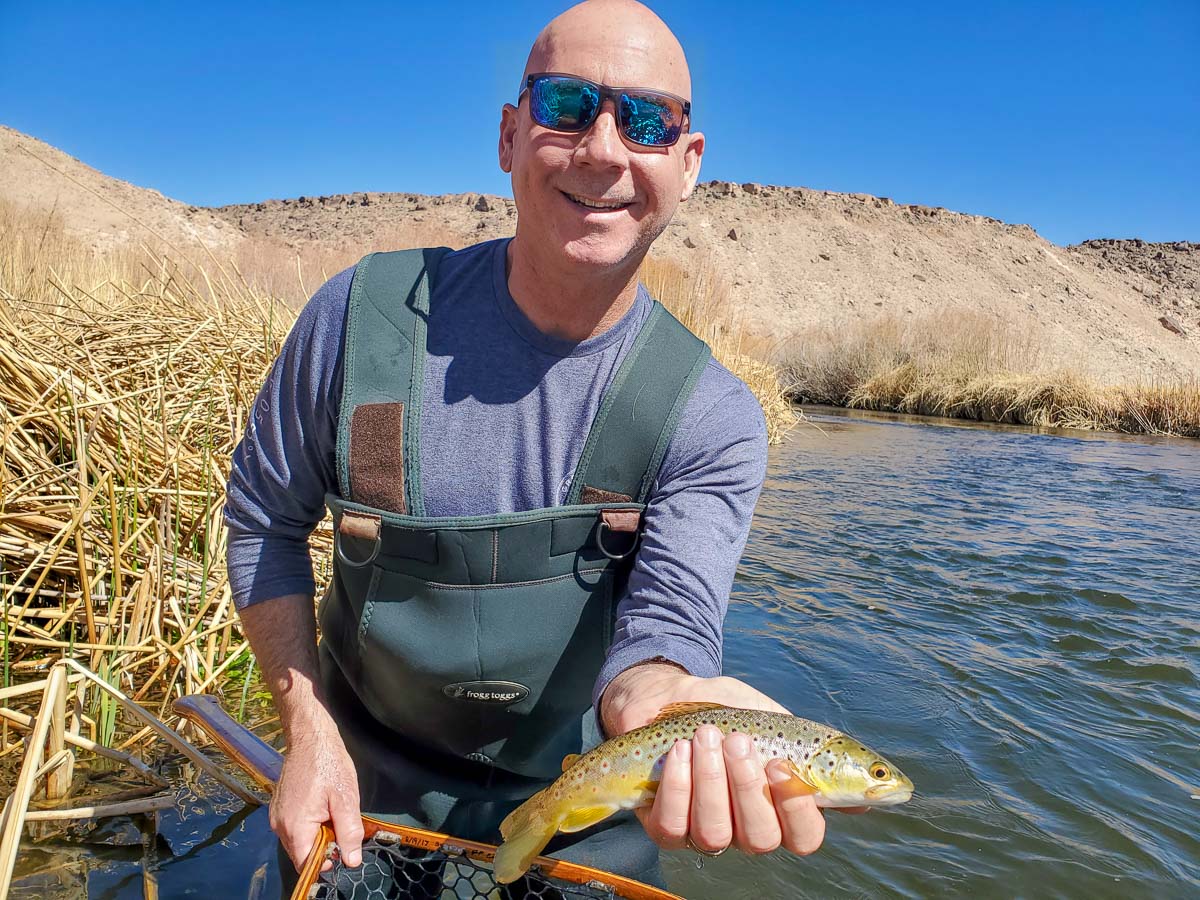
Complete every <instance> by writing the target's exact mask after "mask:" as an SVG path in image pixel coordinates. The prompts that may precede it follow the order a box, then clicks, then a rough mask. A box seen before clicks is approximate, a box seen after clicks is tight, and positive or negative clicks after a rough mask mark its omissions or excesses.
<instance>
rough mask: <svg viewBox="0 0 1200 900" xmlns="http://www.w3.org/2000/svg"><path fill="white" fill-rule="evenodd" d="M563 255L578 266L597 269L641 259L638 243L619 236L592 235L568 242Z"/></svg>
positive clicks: (564, 246)
mask: <svg viewBox="0 0 1200 900" xmlns="http://www.w3.org/2000/svg"><path fill="white" fill-rule="evenodd" d="M561 248H562V254H563V256H564V257H566V258H567V259H569V260H570V261H571V262H572V263H574V264H576V265H578V266H587V267H591V268H597V269H612V268H616V267H619V266H621V265H624V264H626V263H627V262H628V261H629V260H630V259H631V258H632V257H637V258H638V262H639V263H640V262H641V259H640V257H641V256H643V255H644V253H640V252H639V248H638V245H637V243H636V242H633V241H630V240H628V239H627V238H624V237H621V236H618V235H603V234H591V235H587V236H585V237H582V238H576V239H573V240H566V241H564V242H563V243H562V245H561Z"/></svg>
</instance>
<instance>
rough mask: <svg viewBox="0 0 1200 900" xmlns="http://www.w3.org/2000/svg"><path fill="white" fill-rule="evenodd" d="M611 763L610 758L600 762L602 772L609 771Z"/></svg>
mask: <svg viewBox="0 0 1200 900" xmlns="http://www.w3.org/2000/svg"><path fill="white" fill-rule="evenodd" d="M609 765H610V764H609V762H608V760H607V759H606V760H604V762H602V763H600V770H601V771H602V772H607V771H608V769H609Z"/></svg>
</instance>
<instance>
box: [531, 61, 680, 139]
mask: <svg viewBox="0 0 1200 900" xmlns="http://www.w3.org/2000/svg"><path fill="white" fill-rule="evenodd" d="M549 77H555V78H570V79H571V80H573V81H578V82H582V83H583V84H586V85H589V86H591V87H593V88H595V89H596V90H597V91H598V92H599V94H600V103H599V104H598V105H597V106H596V113H595V115H593V116H592V119H591V121H590V122H588V123H586V124H585V125H581V126H580V127H579V128H551V127H550V126H549V125H542V123H541V122H539V121H538V120H537V119H534V118H533V103H532V101H531V102H530V104H529V118H530V119H531V120H532V121H533V123H534V124H535V125H537V126H539V127H541V128H546V129H549V130H550V131H557V132H559V133H560V134H582V133H583V132H585V131H587V130H588V129H589V128H591V127H592V126H593V125H595V124H596V119H598V118H599V117H600V110H601V109H603V108H604V101H605V100H612V102H613V108H614V109H615V111H616V119H617V131H618V132H620V134H621V137H622V139H624V140H626V141H628V142H629V143H631V144H633V145H634V146H636V147H646V148H649V149H651V150H653V149H658V148H662V147H673V146H675V144H677V143H678V142H679V137H680V135H683V134H684V133H686V132H687V131H688V130H689V129H690V128H691V124H692V101H691V100H685V99H683V98H682V97H680V96H679V95H678V94H672V93H670V92H669V91H660V90H658V89H657V88H645V87H613V86H611V85H607V84H602V83H600V82H598V81H592V80H591V79H590V78H583V77H581V76H579V75H572V74H570V73H569V72H535V73H534V74H532V75H530V76H529V77H527V78H526V79H525V84H524V85H523V86H522V87H521V91H520V93H518V94H517V106H518V107H519V106H520V105H521V98H522V97H524V96H525V94H526V93H529V92H532V91H533V83H534V82H535V81H537V80H538V79H539V78H549ZM634 92H636V93H641V94H650V95H652V96H655V97H666V98H667V99H669V100H674V101H675V102H676V103H678V104H679V105H680V106H681V108H682V109H683V113H682V115H681V117H680V123H679V134H677V135H675V139H674V140H672V141H671V142H670V143H669V144H643V143H642V142H641V141H635V140H634V139H633V138H631V137H630V136H629V135H628V134H626V132H625V126H624V123H622V121H621V104H620V102H619V101H620V95H621V94H622V93H634Z"/></svg>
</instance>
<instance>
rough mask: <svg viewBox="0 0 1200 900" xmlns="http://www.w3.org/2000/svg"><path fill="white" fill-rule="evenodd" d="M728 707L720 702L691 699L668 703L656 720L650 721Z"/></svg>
mask: <svg viewBox="0 0 1200 900" xmlns="http://www.w3.org/2000/svg"><path fill="white" fill-rule="evenodd" d="M725 708H726V707H725V706H724V705H722V704H720V703H697V702H694V701H689V702H686V703H668V704H667V705H666V706H664V707H663V708H662V709H661V710H659V713H658V715H657V716H655V717H654V720H653V721H652V722H651V723H650V724H651V725H653V724H654V723H655V722H661V721H663V720H664V719H674V718H675V717H676V716H686V715H687V714H688V713H694V712H704V711H705V710H708V709H725Z"/></svg>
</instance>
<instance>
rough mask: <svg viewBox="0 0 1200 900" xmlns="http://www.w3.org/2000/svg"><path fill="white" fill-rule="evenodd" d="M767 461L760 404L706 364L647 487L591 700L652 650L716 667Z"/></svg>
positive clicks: (701, 667)
mask: <svg viewBox="0 0 1200 900" xmlns="http://www.w3.org/2000/svg"><path fill="white" fill-rule="evenodd" d="M766 465H767V430H766V421H765V419H764V417H763V412H762V407H761V406H760V405H759V403H758V400H757V399H756V398H755V397H754V395H753V393H751V391H750V389H749V388H747V387H746V385H745V384H744V383H743V382H742V381H741V380H739V379H738V378H736V377H735V376H734V375H732V374H731V373H730V372H729V371H728V370H726V369H725V368H724V367H723V366H721V365H720V364H719V363H716V362H715V361H713V362H710V363H709V366H708V369H706V370H705V375H704V377H702V378H701V380H700V383H699V384H698V385H697V388H696V391H695V392H694V393H693V395H692V397H691V398H690V399H689V402H688V405H687V407H686V408H685V414H684V416H683V417H682V418H681V420H680V424H679V428H678V429H677V430H676V433H675V435H674V436H673V437H672V440H671V444H670V446H669V447H668V450H667V454H666V457H665V458H664V460H663V465H662V468H661V469H660V471H659V477H658V479H657V481H656V482H655V485H654V488H653V490H652V491H651V495H650V498H649V502H648V504H647V507H646V512H645V518H644V525H643V533H642V542H641V546H640V548H639V550H638V554H637V558H636V560H635V561H634V566H633V570H632V572H631V574H630V576H629V584H628V587H627V590H626V592H625V594H624V595H623V596H622V598H621V599H620V600H619V602H618V604H617V620H616V630H615V632H614V635H613V643H612V647H611V648H610V650H609V653H608V656H607V659H606V660H605V663H604V665H603V667H602V668H601V670H600V676H599V678H598V679H597V681H596V686H595V690H594V692H593V694H592V700H593V702H594V703H596V704H598V703H599V700H600V697H601V695H602V694H603V693H604V689H605V688H606V687H608V684H609V682H610V681H612V679H613V678H614V677H616V676H617V675H618V674H620V673H621V672H623V671H624V670H625V669H627V668H629V667H630V666H634V665H637V664H638V663H643V662H646V661H648V660H651V659H655V658H664V659H667V660H670V661H671V662H675V663H678V664H679V665H681V666H682V667H683V668H685V669H686V670H687V671H688V672H690V673H691V674H693V675H697V676H701V677H713V676H716V675H719V674H720V673H721V646H722V626H723V624H724V620H725V613H726V610H727V609H728V604H729V592H730V589H731V588H732V587H733V577H734V573H735V571H736V569H737V565H738V561H739V560H740V559H741V555H742V550H743V549H744V548H745V545H746V539H747V537H748V535H749V532H750V521H751V519H752V517H753V515H754V505H755V504H756V503H757V502H758V495H759V493H760V492H761V490H762V485H763V479H764V478H765V476H766Z"/></svg>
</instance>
